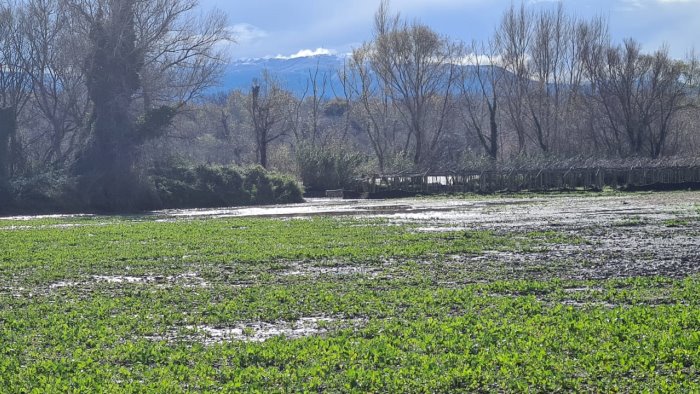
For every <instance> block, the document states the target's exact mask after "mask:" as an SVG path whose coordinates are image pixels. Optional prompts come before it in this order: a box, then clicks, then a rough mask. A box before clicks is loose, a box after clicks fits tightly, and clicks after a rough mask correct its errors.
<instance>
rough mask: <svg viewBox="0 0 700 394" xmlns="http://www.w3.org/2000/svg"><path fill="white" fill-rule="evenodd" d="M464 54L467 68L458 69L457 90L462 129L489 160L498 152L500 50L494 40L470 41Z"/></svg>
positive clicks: (501, 78)
mask: <svg viewBox="0 0 700 394" xmlns="http://www.w3.org/2000/svg"><path fill="white" fill-rule="evenodd" d="M470 52H471V53H470V54H469V55H468V56H467V60H468V63H469V65H470V66H469V67H464V68H463V69H462V74H461V79H460V82H461V83H460V90H461V96H462V101H463V105H462V108H461V111H460V116H461V119H462V122H463V124H464V126H465V128H466V130H468V131H470V132H471V133H472V134H475V135H476V137H477V139H478V140H479V143H480V144H481V146H482V147H483V148H484V150H485V151H486V154H487V155H488V156H489V157H490V158H491V159H492V160H497V159H498V154H499V147H500V143H499V138H500V135H499V130H500V129H499V119H500V116H499V113H500V105H501V97H500V94H501V85H502V81H503V79H504V75H505V72H504V70H503V69H502V68H501V67H500V66H499V65H498V64H499V60H500V58H499V53H500V50H499V49H498V47H497V43H496V41H489V42H488V43H486V44H481V45H479V44H477V43H476V42H473V43H472V44H471V47H470Z"/></svg>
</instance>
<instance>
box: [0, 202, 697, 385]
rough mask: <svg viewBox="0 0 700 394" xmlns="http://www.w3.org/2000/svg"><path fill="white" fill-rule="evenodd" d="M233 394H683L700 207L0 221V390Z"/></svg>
mask: <svg viewBox="0 0 700 394" xmlns="http://www.w3.org/2000/svg"><path fill="white" fill-rule="evenodd" d="M241 391H244V392H247V391H252V392H290V391H291V392H296V391H303V392H311V391H314V392H317V391H322V392H455V391H457V392H474V391H480V392H522V391H534V392H553V391H594V392H601V391H602V392H616V391H619V392H630V391H632V392H637V391H652V392H653V391H661V392H697V391H700V193H698V192H672V193H638V194H616V193H610V192H609V193H603V194H600V195H595V194H581V195H577V194H568V195H567V194H562V195H558V194H553V195H523V196H515V197H463V198H454V197H453V198H450V197H437V198H416V199H403V200H391V201H332V200H311V201H310V202H308V203H305V204H300V205H294V206H281V207H259V208H240V209H238V208H231V209H220V210H189V211H163V212H154V213H153V214H150V215H142V216H55V217H37V218H5V219H0V392H8V393H25V392H26V393H29V392H37V393H51V392H55V393H64V392H84V393H93V392H132V393H141V392H155V393H177V392H212V393H215V392H241Z"/></svg>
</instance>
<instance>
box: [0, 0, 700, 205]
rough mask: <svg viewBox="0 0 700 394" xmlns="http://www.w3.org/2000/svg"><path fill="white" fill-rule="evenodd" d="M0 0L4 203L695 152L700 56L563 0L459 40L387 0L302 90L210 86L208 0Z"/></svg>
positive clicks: (212, 38) (105, 199)
mask: <svg viewBox="0 0 700 394" xmlns="http://www.w3.org/2000/svg"><path fill="white" fill-rule="evenodd" d="M0 4H1V5H0V200H4V201H10V200H11V199H12V198H13V194H14V195H16V194H17V193H18V190H26V189H31V188H35V189H37V190H39V193H40V194H42V193H43V194H44V195H47V194H51V193H54V192H55V193H62V191H65V190H66V189H68V190H72V192H73V195H75V196H77V198H78V199H79V200H80V201H81V202H82V204H84V206H86V207H97V208H104V209H117V210H119V209H133V208H137V207H142V206H147V205H148V204H147V203H145V201H148V200H151V199H153V190H154V181H153V176H152V171H151V170H152V169H153V168H156V167H157V168H160V169H162V168H164V166H186V165H196V164H206V165H231V164H234V165H238V166H246V165H250V164H259V165H261V166H262V167H265V168H272V169H276V170H280V171H283V172H288V173H294V174H295V175H296V176H298V177H299V178H300V179H301V180H303V182H304V184H305V185H306V186H307V188H310V189H323V188H333V187H342V186H344V185H347V184H348V183H349V182H352V179H353V178H354V177H356V176H357V175H358V174H359V173H361V172H365V173H368V172H398V171H409V170H411V171H429V170H437V169H460V168H465V167H469V166H470V165H473V164H474V163H475V162H480V163H482V164H483V163H491V164H489V165H498V164H499V163H505V162H509V161H512V160H527V158H532V159H533V160H534V159H535V158H540V157H549V158H566V159H571V158H590V157H597V158H622V159H626V158H648V159H650V160H651V159H658V158H660V157H670V156H673V157H690V158H693V157H697V156H698V152H699V149H700V135H699V134H700V132H699V131H698V120H697V119H698V115H699V113H698V105H697V104H698V98H699V92H700V91H699V88H698V86H699V85H698V77H699V76H700V67H699V63H698V60H697V59H696V58H695V56H693V55H692V54H691V55H689V56H688V57H687V58H686V59H683V60H679V59H674V58H673V57H671V56H670V55H669V48H668V46H663V47H661V48H658V49H656V50H654V51H650V52H649V51H644V50H643V49H642V46H641V44H640V43H639V42H637V41H635V40H634V39H627V40H624V41H622V42H614V41H613V40H612V39H611V37H610V34H609V32H608V23H607V21H606V20H605V19H604V18H602V17H594V18H589V19H584V18H580V17H577V16H575V15H572V14H570V13H568V12H567V11H566V10H565V8H564V7H563V5H561V4H559V5H558V6H556V7H548V8H530V7H528V6H526V5H525V4H524V3H523V4H521V5H519V6H518V5H512V6H511V7H509V8H508V9H507V10H505V12H504V13H503V15H502V18H501V21H500V23H499V24H498V25H497V26H496V27H495V28H494V32H493V34H492V35H491V37H490V38H489V39H487V40H485V41H483V42H477V41H474V42H470V43H465V42H460V41H458V40H454V39H452V38H450V37H446V36H443V35H441V34H439V33H437V32H436V31H435V30H434V29H432V28H431V27H429V26H427V25H425V24H423V23H421V22H419V21H409V20H407V19H405V18H403V17H402V16H401V15H399V14H395V13H393V12H392V11H391V10H390V8H389V4H388V2H387V1H383V2H382V3H381V5H380V6H379V9H378V10H377V12H376V14H375V18H374V28H373V32H372V37H371V39H370V40H368V41H367V42H365V43H364V44H363V45H362V46H360V47H359V48H356V49H355V50H354V51H353V52H352V54H350V55H349V56H348V57H347V58H346V59H345V64H344V66H343V67H342V69H339V70H337V71H336V74H337V75H335V76H331V75H330V74H329V73H328V72H326V71H325V70H320V69H319V68H318V67H317V68H316V69H311V70H309V72H308V81H307V88H306V91H305V92H304V93H303V94H302V95H295V94H294V93H292V92H291V91H289V90H287V89H286V88H285V86H283V84H282V83H281V82H279V80H278V79H277V78H276V76H275V75H272V74H270V73H269V72H263V73H262V74H261V76H260V78H258V79H256V80H254V81H251V86H250V89H246V90H242V91H241V90H237V91H231V92H229V93H226V94H215V95H207V94H206V93H207V92H208V89H209V88H211V87H212V86H215V85H216V83H217V81H218V78H219V77H220V76H221V75H222V72H223V71H224V67H225V66H226V64H227V62H228V58H227V56H226V46H225V44H226V43H227V42H231V41H233V39H235V37H232V36H231V34H230V32H229V30H228V29H227V24H226V17H225V15H223V14H222V13H221V12H212V13H209V14H204V15H202V14H201V13H200V11H199V8H198V4H197V1H196V0H4V1H3V2H2V3H0ZM234 50H235V49H234ZM331 77H337V78H338V79H340V81H341V85H342V88H341V89H335V88H334V86H333V85H332V84H331V83H330V82H329V81H330V78H331ZM166 173H173V172H172V171H170V172H168V171H166ZM56 188H58V189H59V191H56V190H55V189H56Z"/></svg>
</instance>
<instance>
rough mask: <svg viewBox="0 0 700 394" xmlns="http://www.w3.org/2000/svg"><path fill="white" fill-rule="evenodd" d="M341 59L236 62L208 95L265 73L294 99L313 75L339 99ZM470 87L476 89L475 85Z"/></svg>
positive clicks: (246, 85)
mask: <svg viewBox="0 0 700 394" xmlns="http://www.w3.org/2000/svg"><path fill="white" fill-rule="evenodd" d="M345 60H346V57H345V56H336V55H316V56H307V57H293V58H263V59H245V60H236V61H233V62H232V63H230V64H229V65H228V66H227V67H226V69H225V71H224V75H223V77H222V79H221V84H220V86H218V87H215V88H212V89H211V90H210V91H209V93H220V92H229V91H231V90H241V91H244V92H247V91H249V90H250V87H251V85H252V83H253V81H254V80H255V79H258V80H260V79H262V76H263V73H264V72H265V71H267V72H268V73H270V75H271V76H272V77H273V78H274V79H275V80H277V81H278V82H279V83H280V85H281V86H282V87H283V88H284V89H287V90H289V91H291V92H292V93H293V94H294V95H296V96H297V97H301V96H303V95H306V96H307V97H308V96H309V95H311V94H312V92H311V88H310V87H309V82H308V81H309V77H310V76H312V75H314V74H317V76H318V77H317V78H318V79H317V81H318V83H319V84H320V83H321V82H322V81H323V79H324V78H326V87H325V91H324V92H323V96H324V97H325V98H333V97H338V96H341V97H342V96H343V85H342V82H341V80H340V76H339V74H340V73H341V72H342V70H343V67H344V65H345ZM464 67H465V69H467V70H469V72H475V70H476V66H464ZM482 67H483V66H482ZM501 72H502V73H505V74H506V75H505V77H508V75H510V74H509V73H508V72H507V71H505V70H503V69H501ZM473 83H476V81H473ZM473 87H474V88H476V89H477V90H478V85H474V86H473ZM319 93H321V92H319Z"/></svg>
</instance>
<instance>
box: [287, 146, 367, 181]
mask: <svg viewBox="0 0 700 394" xmlns="http://www.w3.org/2000/svg"><path fill="white" fill-rule="evenodd" d="M296 161H297V168H298V170H299V176H300V178H301V180H302V182H303V183H304V187H305V188H306V189H308V190H314V191H322V190H329V189H352V188H353V187H354V184H355V180H356V178H357V175H358V171H359V168H360V166H361V165H362V163H363V162H364V161H365V157H364V156H363V155H362V154H360V153H357V152H355V151H354V150H353V149H345V147H343V146H339V145H338V146H332V147H327V148H322V147H318V146H312V145H301V146H299V147H297V151H296Z"/></svg>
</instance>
